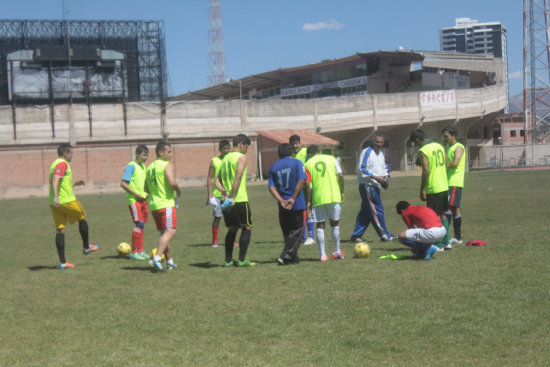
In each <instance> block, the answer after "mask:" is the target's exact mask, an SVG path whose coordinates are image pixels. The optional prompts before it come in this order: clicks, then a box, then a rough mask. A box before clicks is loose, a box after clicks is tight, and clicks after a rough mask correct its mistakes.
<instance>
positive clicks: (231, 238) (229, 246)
mask: <svg viewBox="0 0 550 367" xmlns="http://www.w3.org/2000/svg"><path fill="white" fill-rule="evenodd" d="M236 237H237V232H227V234H226V235H225V262H226V263H228V262H230V261H233V244H234V243H235V238H236Z"/></svg>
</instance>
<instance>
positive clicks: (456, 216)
mask: <svg viewBox="0 0 550 367" xmlns="http://www.w3.org/2000/svg"><path fill="white" fill-rule="evenodd" d="M456 135H457V133H456V129H455V128H454V127H452V126H448V127H446V128H444V129H443V139H445V142H446V143H447V145H448V146H449V149H448V150H447V156H446V164H447V183H448V184H449V207H450V210H448V211H447V212H446V213H445V216H446V217H447V221H448V222H449V223H450V222H451V218H452V221H453V230H454V234H455V236H454V237H453V238H452V239H451V240H449V244H448V245H447V248H452V246H453V245H454V244H457V245H459V244H462V233H461V225H462V215H461V213H460V200H461V199H462V188H463V187H464V170H465V168H466V154H465V153H464V145H462V144H460V143H459V142H458V141H457V140H456Z"/></svg>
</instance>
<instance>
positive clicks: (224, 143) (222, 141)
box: [218, 139, 231, 150]
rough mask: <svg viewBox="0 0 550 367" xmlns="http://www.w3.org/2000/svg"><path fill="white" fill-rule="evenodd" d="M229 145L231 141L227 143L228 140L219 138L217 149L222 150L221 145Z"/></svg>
mask: <svg viewBox="0 0 550 367" xmlns="http://www.w3.org/2000/svg"><path fill="white" fill-rule="evenodd" d="M230 146H231V143H229V140H227V139H223V140H220V143H219V144H218V150H222V149H223V147H230Z"/></svg>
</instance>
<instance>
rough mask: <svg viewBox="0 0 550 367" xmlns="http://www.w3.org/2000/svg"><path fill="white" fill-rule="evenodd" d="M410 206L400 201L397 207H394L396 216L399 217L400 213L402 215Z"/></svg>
mask: <svg viewBox="0 0 550 367" xmlns="http://www.w3.org/2000/svg"><path fill="white" fill-rule="evenodd" d="M409 206H411V204H409V203H408V202H406V201H400V202H398V203H397V205H396V206H395V210H397V214H399V215H401V213H403V212H404V211H405V210H407V208H408V207H409Z"/></svg>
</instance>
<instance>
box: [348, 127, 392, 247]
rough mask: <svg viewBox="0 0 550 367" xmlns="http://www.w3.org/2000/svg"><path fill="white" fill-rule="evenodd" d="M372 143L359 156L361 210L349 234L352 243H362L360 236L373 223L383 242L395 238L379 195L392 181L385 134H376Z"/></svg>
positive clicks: (358, 174) (358, 177)
mask: <svg viewBox="0 0 550 367" xmlns="http://www.w3.org/2000/svg"><path fill="white" fill-rule="evenodd" d="M372 143H373V144H372V147H367V148H365V149H363V151H362V152H361V155H360V156H359V165H358V169H357V181H358V182H359V194H360V195H361V209H360V210H359V213H357V219H356V221H355V228H354V230H353V233H352V235H351V237H350V241H352V242H355V241H357V242H363V239H362V238H361V236H362V235H363V233H365V231H366V230H367V228H368V227H369V224H371V223H372V226H373V227H374V230H375V231H376V233H377V234H378V237H380V240H381V241H384V242H385V241H391V240H394V239H395V237H394V236H392V235H391V234H390V232H389V231H388V228H387V227H386V220H385V218H384V205H382V198H381V197H380V187H383V188H384V189H387V188H388V184H389V181H390V174H389V172H390V169H389V167H388V165H387V164H386V159H385V157H384V152H382V147H383V146H384V137H383V136H381V135H378V134H377V135H374V136H373V137H372Z"/></svg>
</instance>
